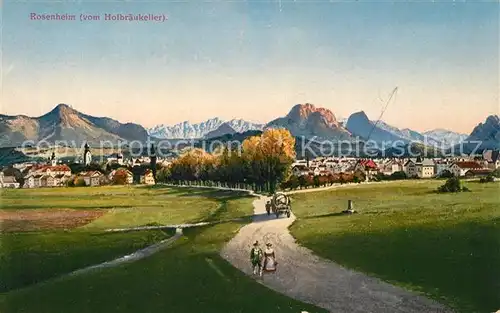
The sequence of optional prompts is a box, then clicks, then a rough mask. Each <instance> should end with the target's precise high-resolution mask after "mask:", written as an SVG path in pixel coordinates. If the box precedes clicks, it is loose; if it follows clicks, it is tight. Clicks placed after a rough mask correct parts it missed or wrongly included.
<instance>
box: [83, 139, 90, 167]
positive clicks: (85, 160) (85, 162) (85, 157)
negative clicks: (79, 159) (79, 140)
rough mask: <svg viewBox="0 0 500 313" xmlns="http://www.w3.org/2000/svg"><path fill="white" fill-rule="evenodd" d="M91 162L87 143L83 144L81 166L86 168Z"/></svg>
mask: <svg viewBox="0 0 500 313" xmlns="http://www.w3.org/2000/svg"><path fill="white" fill-rule="evenodd" d="M91 161H92V153H90V147H89V145H88V144H87V143H85V147H84V152H83V165H85V166H87V165H89V164H90V162H91Z"/></svg>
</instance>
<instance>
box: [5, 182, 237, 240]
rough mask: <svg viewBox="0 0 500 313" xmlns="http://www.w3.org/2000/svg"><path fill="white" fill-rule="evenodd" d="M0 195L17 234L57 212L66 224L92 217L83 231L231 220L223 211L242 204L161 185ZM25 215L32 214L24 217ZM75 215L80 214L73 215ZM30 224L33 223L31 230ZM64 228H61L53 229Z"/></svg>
mask: <svg viewBox="0 0 500 313" xmlns="http://www.w3.org/2000/svg"><path fill="white" fill-rule="evenodd" d="M0 195H1V199H2V201H1V202H0V218H2V217H3V218H2V219H3V220H4V223H5V224H6V225H7V226H9V228H14V229H16V230H19V228H20V227H22V226H24V227H26V228H28V229H30V226H31V228H35V229H40V228H41V229H45V228H46V227H43V223H44V221H47V223H52V224H53V221H54V218H55V217H56V216H58V215H61V214H63V213H64V216H65V218H64V220H66V221H70V220H71V215H72V214H71V212H73V216H76V218H77V219H79V218H80V216H82V215H85V216H88V215H95V218H98V219H97V220H94V219H93V218H89V220H88V222H91V223H90V224H88V225H86V227H87V228H88V229H94V230H96V229H106V228H117V227H134V226H144V225H160V224H162V225H168V224H179V223H187V222H198V221H201V220H205V219H207V218H211V219H214V218H221V219H225V218H232V217H234V216H235V214H236V215H237V213H238V211H237V210H235V211H231V213H226V212H225V211H227V210H228V208H227V206H228V205H236V204H237V201H242V200H241V199H243V200H244V195H245V194H244V193H235V192H227V191H214V190H208V189H203V190H201V189H187V188H181V189H175V188H167V187H161V186H159V187H136V186H103V187H82V188H44V189H5V190H2V191H1V194H0ZM238 199H239V200H238ZM236 206H237V205H236ZM28 210H33V212H31V213H30V212H27V211H28ZM79 210H80V211H82V212H78V211H79ZM103 211H104V212H103ZM61 212H63V213H61ZM92 212H93V213H92ZM104 213H105V214H104ZM16 214H17V215H26V219H20V218H19V216H17V218H15V217H16ZM103 214H104V215H103ZM50 220H52V222H50ZM93 220H94V221H93ZM92 221H93V222H92ZM16 223H17V224H16ZM19 224H23V225H21V226H20V225H19ZM30 224H35V226H36V227H34V226H33V225H30ZM39 224H42V225H39ZM70 224H75V223H73V222H71V223H70ZM81 224H82V223H80V224H78V223H76V226H82V225H81ZM52 226H54V225H52ZM64 226H65V225H64V224H63V225H60V227H58V228H64Z"/></svg>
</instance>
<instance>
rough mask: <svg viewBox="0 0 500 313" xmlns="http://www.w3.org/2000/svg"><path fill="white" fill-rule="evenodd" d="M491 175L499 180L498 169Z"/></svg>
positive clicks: (499, 170) (499, 172)
mask: <svg viewBox="0 0 500 313" xmlns="http://www.w3.org/2000/svg"><path fill="white" fill-rule="evenodd" d="M491 174H492V175H493V176H494V177H496V178H500V167H499V168H497V169H495V170H494V171H493V173H491Z"/></svg>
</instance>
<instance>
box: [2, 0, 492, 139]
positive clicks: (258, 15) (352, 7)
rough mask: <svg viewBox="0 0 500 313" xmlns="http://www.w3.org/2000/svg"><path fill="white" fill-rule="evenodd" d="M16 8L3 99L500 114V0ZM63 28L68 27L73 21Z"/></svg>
mask: <svg viewBox="0 0 500 313" xmlns="http://www.w3.org/2000/svg"><path fill="white" fill-rule="evenodd" d="M3 10H4V11H5V12H6V13H5V14H4V15H3V20H2V21H3V22H2V23H3V27H4V32H3V37H2V41H3V43H2V46H3V58H2V83H1V85H2V101H1V102H2V105H1V109H0V110H1V112H2V113H3V114H7V115H18V114H23V115H28V116H40V115H43V114H44V113H46V112H48V111H50V110H51V109H52V108H53V107H54V106H55V105H56V104H58V103H67V104H70V105H72V106H73V107H74V108H75V109H77V110H78V111H81V112H85V113H87V114H91V115H95V116H107V117H111V118H113V119H116V120H119V121H122V122H134V123H138V124H140V125H143V126H145V127H147V128H150V127H154V126H156V125H159V124H166V125H175V124H178V123H181V122H183V121H190V122H191V123H199V122H201V121H205V120H207V119H209V118H213V117H219V118H221V119H223V120H228V119H232V118H241V119H244V120H247V121H251V122H257V123H267V122H269V121H270V120H272V119H274V118H277V117H281V116H284V115H286V113H287V112H288V111H289V109H290V108H291V107H292V106H293V105H295V104H298V103H312V104H314V105H316V106H318V107H325V108H328V109H330V110H331V111H332V112H333V113H334V114H335V116H336V117H337V118H348V117H349V115H350V114H352V113H354V112H357V111H364V112H365V113H366V114H367V115H368V116H369V117H370V119H374V120H377V118H378V116H379V115H380V112H381V110H382V107H383V105H384V102H385V100H387V96H388V94H389V93H390V91H391V90H392V89H393V88H395V87H396V86H397V87H399V91H398V94H397V97H396V98H395V99H394V101H393V103H392V104H391V105H390V106H389V108H388V110H387V111H386V112H385V114H384V117H383V120H384V121H385V122H387V123H388V124H391V125H394V126H396V127H401V128H410V129H414V130H417V131H427V130H431V129H436V128H443V129H448V130H452V131H456V132H461V133H470V131H471V130H472V129H473V128H474V127H475V126H476V125H478V124H479V123H481V122H483V121H484V119H485V118H486V117H487V116H489V115H492V114H498V102H499V97H498V93H499V91H498V85H499V78H498V76H499V73H498V63H499V57H498V54H499V53H498V52H499V45H498V34H499V30H498V22H499V17H498V6H497V4H495V3H366V2H365V3H326V2H325V3H323V2H319V3H315V4H314V5H308V6H304V5H301V3H300V2H298V3H291V2H283V3H282V4H281V6H278V3H262V2H253V1H248V2H245V3H234V2H217V3H214V2H210V3H203V4H189V3H171V2H154V3H151V4H150V5H148V7H147V8H144V7H142V6H141V4H140V3H137V2H127V3H95V2H86V1H82V2H79V3H51V4H50V5H48V4H46V3H29V2H26V3H24V2H23V3H20V2H11V1H7V2H5V3H4V7H3ZM82 12H84V13H88V14H92V13H95V14H104V13H120V12H122V13H143V14H160V13H161V14H166V15H168V20H167V21H165V22H164V23H135V22H104V21H101V22H79V21H75V22H71V21H64V22H63V21H39V20H30V18H29V16H30V14H31V13H37V14H41V13H47V14H49V13H61V14H73V15H75V16H78V14H79V13H82ZM62 26H64V27H62Z"/></svg>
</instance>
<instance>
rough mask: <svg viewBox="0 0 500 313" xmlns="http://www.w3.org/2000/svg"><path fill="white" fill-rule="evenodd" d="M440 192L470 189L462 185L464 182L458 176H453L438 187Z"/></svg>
mask: <svg viewBox="0 0 500 313" xmlns="http://www.w3.org/2000/svg"><path fill="white" fill-rule="evenodd" d="M438 191H439V192H461V191H470V190H469V189H468V188H467V187H462V183H461V182H460V179H459V178H458V177H451V178H448V179H447V180H446V183H444V185H442V186H440V187H439V188H438Z"/></svg>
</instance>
